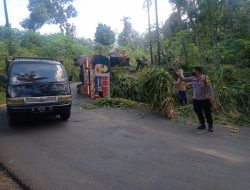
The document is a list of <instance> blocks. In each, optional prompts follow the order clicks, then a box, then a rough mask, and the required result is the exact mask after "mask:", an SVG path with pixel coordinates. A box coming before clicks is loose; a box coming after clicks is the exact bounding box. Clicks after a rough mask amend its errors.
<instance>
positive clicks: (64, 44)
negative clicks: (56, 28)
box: [0, 0, 250, 126]
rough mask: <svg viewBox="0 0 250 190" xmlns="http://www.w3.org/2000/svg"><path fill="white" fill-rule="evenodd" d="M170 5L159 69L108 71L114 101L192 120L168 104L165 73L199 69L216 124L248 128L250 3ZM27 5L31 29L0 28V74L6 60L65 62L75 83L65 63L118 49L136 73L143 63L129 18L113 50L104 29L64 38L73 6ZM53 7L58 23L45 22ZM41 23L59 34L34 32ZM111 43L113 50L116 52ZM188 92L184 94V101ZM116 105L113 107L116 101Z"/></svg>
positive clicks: (204, 0)
mask: <svg viewBox="0 0 250 190" xmlns="http://www.w3.org/2000/svg"><path fill="white" fill-rule="evenodd" d="M169 1H170V2H171V3H172V5H173V8H174V11H173V13H172V14H171V15H170V17H169V18H168V19H167V20H166V22H165V24H164V25H163V26H162V28H161V30H160V31H161V33H160V36H161V62H160V63H159V65H154V66H150V67H147V68H144V69H142V70H140V71H139V72H131V71H133V70H134V68H132V69H123V68H116V69H113V70H112V75H111V76H112V78H111V91H112V95H113V97H117V98H126V99H130V100H133V101H138V102H143V103H148V104H150V105H152V106H153V107H154V108H156V109H160V110H161V111H162V113H163V114H164V115H166V116H167V117H169V118H172V117H173V116H174V115H175V111H178V110H179V114H182V115H186V116H190V115H192V114H193V111H192V107H191V106H190V105H191V104H189V105H188V106H186V107H180V106H178V103H177V102H175V100H176V88H175V87H174V85H173V80H175V78H174V77H175V76H174V75H172V71H173V69H175V68H177V67H178V68H179V67H181V68H183V69H184V71H185V74H188V73H189V72H191V69H192V67H193V66H194V65H202V66H203V67H204V69H205V72H206V74H208V75H209V76H210V78H211V79H212V84H213V86H214V90H215V100H214V102H213V108H214V111H215V113H216V115H215V118H216V119H217V120H220V122H225V123H228V122H229V123H230V122H231V123H236V124H239V125H244V126H249V125H250V121H249V120H250V119H249V118H248V116H249V115H250V83H249V81H250V75H249V73H250V1H249V0H169ZM29 2H30V4H29V9H30V11H31V13H30V17H29V18H28V20H26V21H24V22H27V23H28V24H30V27H27V26H25V25H23V27H25V28H28V29H30V30H28V31H20V30H17V29H10V28H7V27H3V26H0V74H3V73H4V71H5V68H4V60H5V58H11V57H15V56H28V57H32V56H34V57H56V58H58V59H61V60H63V61H64V63H65V66H66V69H67V71H68V72H70V73H72V74H73V75H74V76H75V79H77V76H78V72H79V70H78V68H75V67H74V66H73V64H72V63H73V59H74V58H75V57H77V56H79V55H94V54H108V53H110V52H111V51H114V49H115V48H119V49H120V50H125V51H127V52H128V53H129V56H130V63H131V64H132V66H133V67H135V66H136V59H138V58H142V56H145V57H146V58H147V59H148V60H150V59H149V58H150V53H149V52H150V51H149V33H148V31H146V32H145V33H144V34H139V33H138V32H136V31H135V30H134V29H133V27H132V24H131V22H130V20H131V18H129V17H125V16H124V17H123V19H122V20H121V21H122V23H123V25H124V27H123V30H122V32H121V33H120V34H119V35H118V39H117V43H114V42H115V40H114V34H113V32H112V31H111V30H110V27H109V26H108V25H105V24H99V25H98V26H97V30H96V35H95V41H92V40H89V39H84V38H76V37H74V36H73V35H69V34H72V29H73V28H72V26H71V25H69V23H67V18H70V17H73V16H76V11H75V10H74V8H73V7H72V6H71V8H72V9H71V8H69V9H67V7H69V6H70V5H71V3H72V2H73V0H63V1H54V0H53V1H37V0H32V1H31V0H30V1H29ZM42 2H47V3H49V2H50V3H51V2H52V3H54V4H53V5H49V4H44V3H42ZM55 3H59V5H57V8H58V7H60V6H62V9H60V10H62V11H63V12H61V16H60V14H59V13H60V12H58V11H56V12H55V15H52V16H49V15H50V13H51V12H49V11H48V10H49V9H48V8H49V7H50V8H53V6H54V5H55ZM60 3H61V4H60ZM70 9H71V11H70ZM67 11H70V12H68V13H67ZM35 13H36V14H35ZM56 13H58V15H56ZM73 13H74V14H73ZM33 14H34V15H33ZM32 15H33V16H36V17H37V20H36V21H37V22H34V23H32V22H33V21H32V18H31V17H32ZM29 19H30V20H29ZM33 20H34V19H33ZM28 21H29V22H28ZM31 21H32V22H31ZM24 22H23V24H25V23H24ZM27 23H26V24H27ZM44 23H52V24H58V25H60V26H61V27H62V32H61V33H57V34H51V35H41V34H39V33H38V32H34V31H35V30H37V29H39V28H40V27H41V26H42V25H43V24H44ZM67 28H68V29H67ZM155 28H156V27H155V25H153V26H151V31H152V36H151V39H152V42H153V54H154V55H153V57H154V58H155V57H156V55H157V52H156V50H157V38H156V36H157V34H156V29H155ZM32 30H34V31H32ZM67 31H68V32H67ZM65 34H66V35H65ZM96 42H97V43H96ZM112 44H115V47H113V46H112ZM156 62H157V61H155V63H156ZM149 65H150V62H149ZM190 91H191V90H190V89H189V90H188V92H189V94H190V93H191V92H190ZM3 97H4V93H3V88H2V86H0V103H1V101H3V100H4V98H3ZM189 97H190V95H189ZM118 102H119V105H120V100H119V101H118ZM102 103H104V104H106V103H107V104H108V105H109V104H110V103H114V102H113V100H109V99H108V100H104V101H103V102H102V101H101V102H100V104H102ZM116 103H117V102H116ZM117 104H118V103H117Z"/></svg>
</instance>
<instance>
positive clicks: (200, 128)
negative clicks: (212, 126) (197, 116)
mask: <svg viewBox="0 0 250 190" xmlns="http://www.w3.org/2000/svg"><path fill="white" fill-rule="evenodd" d="M197 129H199V130H202V129H206V126H205V125H201V126H199V127H197Z"/></svg>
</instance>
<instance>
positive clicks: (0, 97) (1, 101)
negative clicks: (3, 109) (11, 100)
mask: <svg viewBox="0 0 250 190" xmlns="http://www.w3.org/2000/svg"><path fill="white" fill-rule="evenodd" d="M2 104H5V93H4V92H0V105H2Z"/></svg>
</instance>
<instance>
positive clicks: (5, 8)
mask: <svg viewBox="0 0 250 190" xmlns="http://www.w3.org/2000/svg"><path fill="white" fill-rule="evenodd" d="M3 4H4V13H5V21H6V22H5V26H6V27H10V23H9V15H8V9H7V3H6V0H3Z"/></svg>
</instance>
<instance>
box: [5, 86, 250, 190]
mask: <svg viewBox="0 0 250 190" xmlns="http://www.w3.org/2000/svg"><path fill="white" fill-rule="evenodd" d="M75 91H76V89H75V87H73V92H74V101H73V108H72V117H71V118H70V120H69V121H68V122H62V121H59V120H57V119H47V120H44V118H35V119H34V118H29V119H30V120H29V121H26V122H23V123H22V124H21V125H19V126H17V127H15V128H11V127H9V126H8V124H7V120H6V110H4V109H3V110H1V111H0V123H1V125H0V151H1V152H0V162H1V163H2V164H3V165H4V166H5V167H6V168H8V170H9V171H10V172H11V173H12V174H14V175H15V176H16V177H17V178H19V179H20V180H21V181H22V182H23V183H24V184H26V185H27V186H29V187H30V188H31V189H35V190H48V189H53V190H57V189H58V190H67V189H70V190H75V189H76V190H79V189H88V190H100V189H108V190H112V189H114V190H117V189H119V190H120V189H124V190H128V189H137V190H140V189H142V190H147V189H157V190H161V189H162V190H165V189H171V190H175V189H176V190H179V189H185V190H189V189H190V190H194V189H203V190H209V189H220V190H223V189H225V190H230V189H232V190H236V189H240V190H248V189H249V187H250V186H249V181H250V172H249V171H250V159H249V158H250V129H247V128H245V129H241V132H240V133H231V132H228V129H227V128H222V127H216V128H215V133H208V132H206V131H204V132H202V133H201V132H198V131H197V130H196V129H195V127H194V126H189V125H182V124H176V123H173V122H171V121H168V120H166V119H165V118H162V117H160V116H158V115H156V114H153V113H148V112H145V113H142V112H140V111H136V110H129V111H125V110H120V109H104V108H99V109H83V108H81V106H82V105H84V104H86V102H88V101H89V99H83V98H81V97H79V96H77V95H76V94H75ZM142 115H143V117H142Z"/></svg>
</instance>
